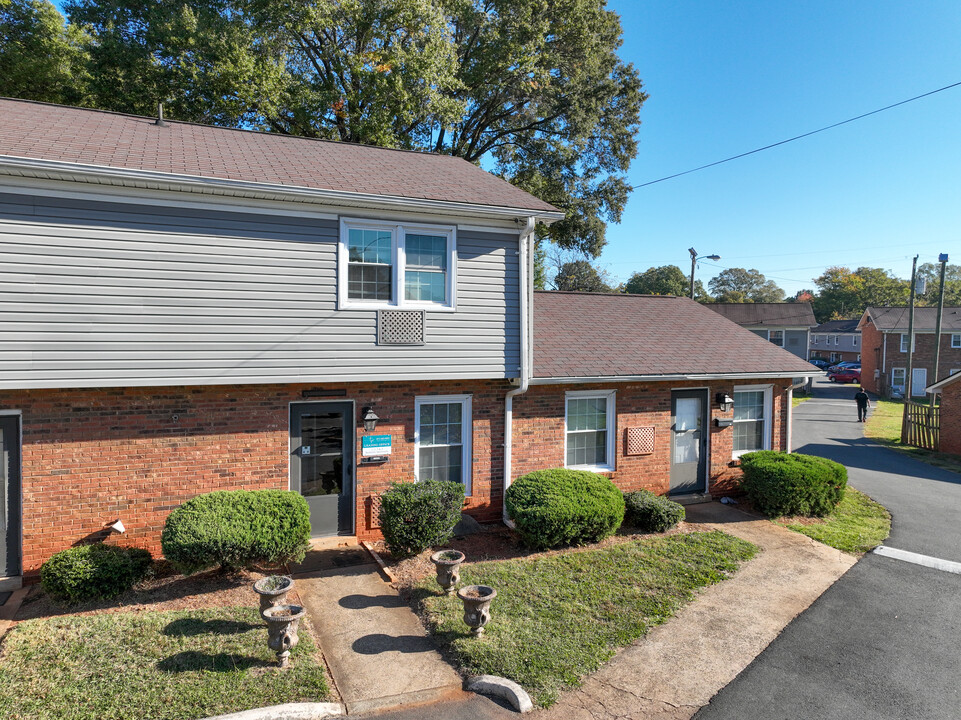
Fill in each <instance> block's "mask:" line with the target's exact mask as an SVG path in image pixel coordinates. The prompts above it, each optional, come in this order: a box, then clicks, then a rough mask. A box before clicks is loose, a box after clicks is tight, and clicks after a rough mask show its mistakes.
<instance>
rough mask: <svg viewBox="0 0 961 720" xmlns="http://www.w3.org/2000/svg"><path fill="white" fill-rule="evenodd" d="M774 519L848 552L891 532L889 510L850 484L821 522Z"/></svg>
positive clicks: (866, 546)
mask: <svg viewBox="0 0 961 720" xmlns="http://www.w3.org/2000/svg"><path fill="white" fill-rule="evenodd" d="M775 522H776V523H777V524H778V525H783V526H784V527H786V528H788V529H790V530H794V531H795V532H799V533H801V534H802V535H807V536H808V537H810V538H814V539H815V540H817V541H818V542H822V543H824V544H825V545H830V546H831V547H833V548H837V549H838V550H841V551H843V552H846V553H851V554H858V553H865V552H867V551H868V550H871V549H873V548H875V547H877V546H878V545H880V544H881V542H882V541H883V540H884V539H885V538H886V537H887V536H888V535H889V534H890V532H891V514H890V513H889V512H888V511H887V510H885V509H884V508H883V507H882V506H881V505H879V504H878V503H876V502H874V501H873V500H872V499H871V498H869V497H868V496H867V495H865V494H864V493H862V492H859V491H858V490H855V489H854V488H851V487H849V488H847V490H846V491H845V493H844V498H842V500H841V502H840V504H839V505H838V506H837V508H835V510H834V512H832V513H831V514H830V515H828V516H827V517H826V518H824V520H823V521H821V522H814V523H791V522H788V521H784V520H775Z"/></svg>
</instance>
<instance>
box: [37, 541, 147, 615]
mask: <svg viewBox="0 0 961 720" xmlns="http://www.w3.org/2000/svg"><path fill="white" fill-rule="evenodd" d="M152 562H153V558H152V557H151V556H150V553H149V552H148V551H146V550H143V549H141V548H128V547H118V546H116V545H104V544H102V543H96V544H93V545H79V546H77V547H72V548H68V549H66V550H61V551H60V552H58V553H57V554H56V555H54V556H53V557H51V558H50V559H49V560H47V562H45V563H44V564H43V565H42V566H41V568H40V583H41V584H42V585H43V589H44V590H46V591H47V593H48V594H49V595H52V596H53V597H55V598H58V599H60V600H66V601H67V602H70V603H78V602H82V601H84V600H94V599H97V598H112V597H115V596H117V595H119V594H120V593H122V592H124V591H126V590H129V589H130V588H132V587H133V586H134V585H136V584H137V583H138V582H140V581H141V580H143V579H144V577H146V575H147V572H148V571H149V570H150V563H152Z"/></svg>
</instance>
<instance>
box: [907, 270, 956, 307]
mask: <svg viewBox="0 0 961 720" xmlns="http://www.w3.org/2000/svg"><path fill="white" fill-rule="evenodd" d="M918 277H923V278H925V279H926V280H927V283H928V289H927V292H926V293H925V294H924V295H921V296H920V297H918V299H917V303H918V305H937V304H938V293H939V292H940V288H941V264H940V263H922V264H921V265H919V266H918ZM944 304H945V306H947V307H958V306H961V265H946V266H945V268H944Z"/></svg>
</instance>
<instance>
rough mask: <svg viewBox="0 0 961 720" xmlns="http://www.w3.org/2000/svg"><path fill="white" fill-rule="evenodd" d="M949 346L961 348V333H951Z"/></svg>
mask: <svg viewBox="0 0 961 720" xmlns="http://www.w3.org/2000/svg"><path fill="white" fill-rule="evenodd" d="M951 347H953V348H961V333H951Z"/></svg>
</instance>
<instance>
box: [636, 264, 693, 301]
mask: <svg viewBox="0 0 961 720" xmlns="http://www.w3.org/2000/svg"><path fill="white" fill-rule="evenodd" d="M624 292H628V293H633V294H636V295H681V296H684V297H687V296H688V295H690V293H691V279H690V277H689V276H688V275H685V274H684V271H683V270H681V268H679V267H678V266H677V265H661V266H660V267H650V268H648V269H647V270H645V271H644V272H642V273H641V272H636V273H634V274H633V275H631V277H630V278H628V280H627V283H625V285H624ZM694 298H695V299H696V300H697V301H698V302H707V301H709V300H710V296H708V294H707V292H706V291H705V290H704V284H703V283H702V282H701V281H700V280H697V281H696V282H695V283H694Z"/></svg>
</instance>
